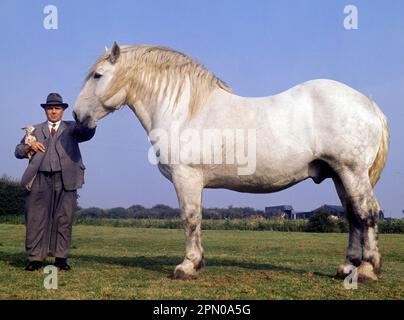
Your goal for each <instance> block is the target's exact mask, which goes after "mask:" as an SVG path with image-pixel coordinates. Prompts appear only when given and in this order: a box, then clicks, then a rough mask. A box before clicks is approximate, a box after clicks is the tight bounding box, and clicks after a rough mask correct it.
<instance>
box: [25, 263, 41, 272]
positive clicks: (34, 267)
mask: <svg viewBox="0 0 404 320" xmlns="http://www.w3.org/2000/svg"><path fill="white" fill-rule="evenodd" d="M41 268H42V261H29V262H28V264H27V265H26V267H25V270H26V271H35V270H38V269H41Z"/></svg>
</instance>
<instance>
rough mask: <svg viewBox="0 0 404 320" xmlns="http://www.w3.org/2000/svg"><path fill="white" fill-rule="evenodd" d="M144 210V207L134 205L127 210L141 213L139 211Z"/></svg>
mask: <svg viewBox="0 0 404 320" xmlns="http://www.w3.org/2000/svg"><path fill="white" fill-rule="evenodd" d="M144 209H145V207H143V206H141V205H140V204H134V205H133V206H130V207H129V208H128V210H131V211H133V212H136V211H141V210H144Z"/></svg>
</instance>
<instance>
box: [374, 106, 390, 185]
mask: <svg viewBox="0 0 404 320" xmlns="http://www.w3.org/2000/svg"><path fill="white" fill-rule="evenodd" d="M372 102H373V106H374V109H375V111H376V113H377V115H378V117H379V119H380V122H381V124H382V137H381V141H380V145H379V150H378V151H377V154H376V158H375V160H374V161H373V164H372V166H371V167H370V169H369V180H370V183H371V185H372V187H374V186H375V185H376V183H377V181H379V178H380V175H381V174H382V171H383V168H384V166H385V164H386V161H387V153H388V150H389V125H388V123H387V118H386V116H385V115H384V114H383V112H382V111H381V110H380V108H379V107H378V106H377V104H376V103H375V102H374V101H372Z"/></svg>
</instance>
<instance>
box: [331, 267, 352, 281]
mask: <svg viewBox="0 0 404 320" xmlns="http://www.w3.org/2000/svg"><path fill="white" fill-rule="evenodd" d="M348 266H349V265H346V264H340V265H339V266H338V268H337V273H336V275H335V276H334V278H335V279H342V280H344V279H345V278H346V277H347V276H348V274H349V273H347V272H346V268H347V267H348Z"/></svg>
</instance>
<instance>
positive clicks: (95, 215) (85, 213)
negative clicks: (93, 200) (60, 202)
mask: <svg viewBox="0 0 404 320" xmlns="http://www.w3.org/2000/svg"><path fill="white" fill-rule="evenodd" d="M77 216H78V217H79V218H87V219H101V218H105V216H106V215H105V211H104V209H101V208H97V207H90V208H85V209H80V210H79V211H77Z"/></svg>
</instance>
